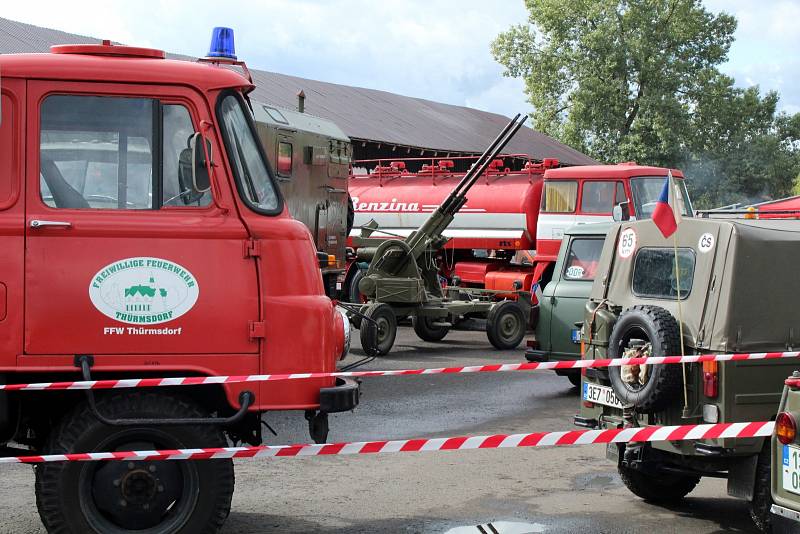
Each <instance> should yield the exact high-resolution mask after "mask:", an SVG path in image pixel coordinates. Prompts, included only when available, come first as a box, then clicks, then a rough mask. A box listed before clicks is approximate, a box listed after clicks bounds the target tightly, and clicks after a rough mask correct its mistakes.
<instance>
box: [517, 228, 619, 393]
mask: <svg viewBox="0 0 800 534" xmlns="http://www.w3.org/2000/svg"><path fill="white" fill-rule="evenodd" d="M609 228H611V224H610V223H593V224H579V225H577V226H573V227H572V228H569V229H568V230H566V231H565V232H564V238H563V239H562V241H561V248H560V249H559V251H558V259H557V260H556V264H555V267H554V269H553V276H552V278H551V279H550V281H549V282H548V283H547V285H545V286H544V288H543V289H542V291H541V293H539V292H537V293H536V296H537V304H536V306H535V307H534V310H533V313H532V314H531V315H532V317H534V318H535V322H536V324H535V325H534V326H535V335H534V337H533V339H531V340H530V341H528V347H529V348H528V350H526V351H525V358H526V359H527V360H528V361H529V362H547V361H565V360H566V361H572V360H579V359H580V358H581V340H580V328H579V327H580V324H581V322H582V321H583V309H584V307H585V305H586V300H587V299H588V298H589V294H590V293H591V290H592V281H594V278H595V273H596V272H597V266H598V261H599V260H600V252H601V251H602V250H603V240H604V239H605V237H606V232H607V231H608V229H609ZM556 374H558V375H561V376H566V377H567V378H568V379H569V381H570V382H572V384H573V385H574V386H579V385H580V383H581V373H580V371H579V370H577V369H576V370H557V371H556Z"/></svg>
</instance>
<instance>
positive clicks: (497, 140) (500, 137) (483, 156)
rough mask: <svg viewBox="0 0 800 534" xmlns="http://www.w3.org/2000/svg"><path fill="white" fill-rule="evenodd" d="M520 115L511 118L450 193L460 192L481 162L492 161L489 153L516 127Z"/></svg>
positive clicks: (453, 194)
mask: <svg viewBox="0 0 800 534" xmlns="http://www.w3.org/2000/svg"><path fill="white" fill-rule="evenodd" d="M519 117H520V114H519V113H517V114H516V115H515V116H514V118H513V119H511V121H510V122H509V123H508V124H506V125H505V127H504V128H503V129H502V130H501V131H500V133H499V134H497V137H495V138H494V140H493V141H492V142H491V144H489V146H488V147H487V148H486V150H484V151H483V154H481V156H480V157H479V158H478V159H477V160H476V161H475V163H474V164H473V166H472V167H471V168H470V169H469V170H468V171H467V173H466V174H465V175H464V177H463V178H462V179H461V181H460V182H458V184H457V185H456V186H455V187H454V188H453V191H452V192H451V193H450V196H451V197H452V196H456V195H458V194H460V192H461V188H462V187H463V186H464V184H466V183H467V181H468V180H469V178H470V176H471V174H472V173H473V172H474V170H475V169H476V168H477V167H479V166H480V165H481V164H483V162H484V160H488V161H491V160H490V159H488V158H487V156H488V154H490V153H491V152H492V151H494V149H495V148H496V147H497V146H498V144H499V143H500V142H501V141H502V140H503V137H504V136H505V135H506V134H507V133H508V132H509V130H511V128H513V127H514V124H515V123H516V122H517V120H518V119H519Z"/></svg>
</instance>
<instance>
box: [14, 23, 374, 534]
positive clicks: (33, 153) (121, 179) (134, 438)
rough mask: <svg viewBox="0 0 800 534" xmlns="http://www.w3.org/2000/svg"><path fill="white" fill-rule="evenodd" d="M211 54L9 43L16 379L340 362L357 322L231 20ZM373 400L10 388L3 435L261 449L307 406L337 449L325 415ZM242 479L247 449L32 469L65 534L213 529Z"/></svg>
mask: <svg viewBox="0 0 800 534" xmlns="http://www.w3.org/2000/svg"><path fill="white" fill-rule="evenodd" d="M209 56H210V57H209V58H207V59H206V60H203V61H200V62H196V63H191V62H187V61H170V60H167V59H165V55H164V52H161V51H158V50H150V49H143V48H133V47H125V46H114V45H111V44H110V43H109V42H104V43H103V44H98V45H75V46H56V47H53V49H52V53H50V54H21V55H2V56H0V72H1V73H2V81H0V87H2V93H1V99H2V100H1V101H0V108H1V109H2V122H0V154H1V155H2V156H1V157H0V380H2V381H3V382H4V383H26V382H52V381H60V380H75V379H81V378H83V379H87V380H89V379H96V378H125V377H129V378H133V377H136V378H138V377H147V376H154V377H165V376H166V377H169V376H188V375H197V376H215V375H250V374H260V373H296V372H309V371H334V370H335V367H336V362H337V361H338V360H339V359H340V357H341V356H342V355H343V350H344V347H345V346H346V345H347V344H348V343H349V330H348V328H349V327H348V325H347V323H346V322H345V321H344V320H343V316H342V314H341V313H339V312H338V311H337V309H336V308H335V307H334V305H333V303H332V302H331V300H330V299H329V298H327V297H326V296H325V293H324V290H323V284H322V279H321V275H320V270H319V266H318V263H317V257H316V250H315V247H314V245H313V242H312V240H311V237H310V235H309V232H308V230H307V229H306V227H305V226H303V225H302V224H301V223H300V222H298V221H295V220H293V219H292V218H290V217H289V214H288V211H287V209H286V205H285V202H284V200H283V198H282V196H281V194H280V191H279V189H278V186H277V184H276V181H275V179H274V177H273V172H272V170H271V169H270V167H269V165H268V163H267V159H266V157H265V154H264V151H263V149H262V147H261V145H260V143H259V142H258V140H257V136H256V130H255V126H254V123H253V119H252V115H251V111H250V108H249V104H248V100H247V93H248V92H249V91H251V90H252V89H253V84H252V81H251V80H250V79H249V77H247V70H246V67H245V66H244V64H242V63H240V62H237V61H236V60H235V56H234V55H233V47H232V34H231V33H230V31H229V30H227V29H215V40H214V41H213V43H212V49H211V52H210V53H209ZM230 64H235V65H238V66H239V67H242V68H243V72H244V73H245V76H243V75H241V74H240V73H239V72H238V71H234V70H231V69H232V68H233V67H232V65H230ZM357 402H358V387H357V385H356V384H355V383H352V382H345V381H341V380H339V381H334V380H333V379H313V380H295V381H291V382H281V383H276V382H271V383H269V385H267V384H265V383H249V384H236V385H216V386H215V385H210V386H198V387H194V386H193V387H183V388H173V389H170V388H156V389H152V390H151V389H136V390H130V389H129V390H120V391H118V392H110V393H104V394H100V393H97V394H92V392H90V391H64V392H51V391H41V392H21V393H5V392H4V393H2V394H0V443H2V444H4V445H6V447H4V451H5V453H6V454H9V452H10V453H11V454H17V453H23V452H22V451H23V450H24V451H25V452H24V454H31V453H33V454H47V453H64V452H88V451H114V450H137V449H139V450H140V449H147V450H152V449H177V448H188V447H220V446H227V445H228V443H229V442H234V443H237V442H246V443H250V444H258V443H260V442H261V419H260V416H261V414H262V413H263V412H266V411H269V410H299V411H301V412H304V413H305V417H306V419H308V421H309V428H310V431H311V434H312V437H313V438H314V439H315V440H317V441H323V440H324V439H325V437H326V434H327V414H328V413H330V412H338V411H345V410H350V409H352V408H353V407H354V406H355V405H356V404H357ZM12 447H16V451H17V452H14V451H15V449H13V448H12ZM233 484H234V476H233V464H232V462H231V461H230V460H214V461H209V462H169V461H165V462H152V463H151V462H99V463H94V462H90V463H49V464H44V465H41V466H39V467H37V468H36V500H37V504H38V507H39V514H40V516H41V518H42V521H43V523H44V525H45V527H46V528H47V529H48V531H51V532H127V531H133V530H136V531H143V530H146V531H147V532H187V533H188V532H216V531H217V529H219V527H220V526H221V525H222V523H223V522H224V520H225V518H226V517H227V515H228V512H229V510H230V504H231V496H232V494H233Z"/></svg>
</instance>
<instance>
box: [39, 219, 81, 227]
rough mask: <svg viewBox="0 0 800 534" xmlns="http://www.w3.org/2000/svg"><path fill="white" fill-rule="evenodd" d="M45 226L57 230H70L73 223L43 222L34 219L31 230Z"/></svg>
mask: <svg viewBox="0 0 800 534" xmlns="http://www.w3.org/2000/svg"><path fill="white" fill-rule="evenodd" d="M45 226H53V227H56V228H70V227H71V226H72V223H70V222H67V221H42V220H40V219H33V220H32V221H31V228H43V227H45Z"/></svg>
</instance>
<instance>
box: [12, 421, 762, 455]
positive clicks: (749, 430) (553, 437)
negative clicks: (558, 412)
mask: <svg viewBox="0 0 800 534" xmlns="http://www.w3.org/2000/svg"><path fill="white" fill-rule="evenodd" d="M774 425H775V423H773V422H771V421H767V422H757V423H718V424H713V425H712V424H708V425H681V426H648V427H641V428H619V429H616V428H615V429H607V430H572V431H567V432H536V433H532V434H495V435H490V436H464V437H456V438H431V439H403V440H394V441H361V442H355V443H331V444H322V445H318V444H305V445H264V446H260V447H224V448H209V449H177V450H160V451H117V452H87V453H72V454H51V455H47V456H17V457H7V458H0V463H23V464H38V463H46V462H88V461H97V460H129V461H133V460H214V459H220V458H262V457H294V456H342V455H351V454H385V453H395V452H427V451H451V450H467V449H506V448H518V447H553V446H566V445H590V444H595V443H630V442H634V441H635V442H645V441H649V442H652V441H683V440H699V439H720V438H754V437H767V436H770V435H772V430H773V427H774Z"/></svg>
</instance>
